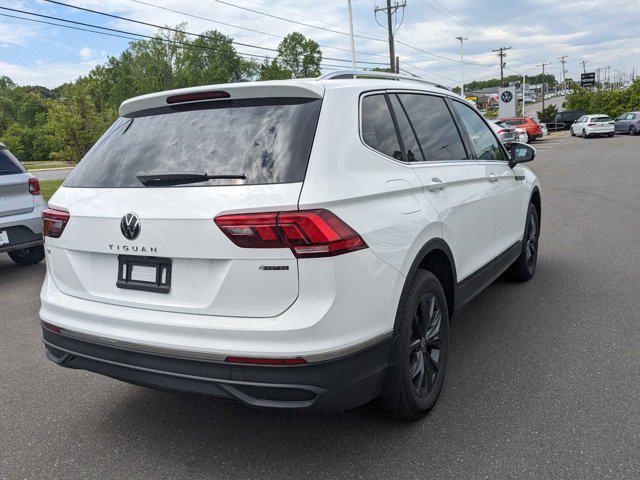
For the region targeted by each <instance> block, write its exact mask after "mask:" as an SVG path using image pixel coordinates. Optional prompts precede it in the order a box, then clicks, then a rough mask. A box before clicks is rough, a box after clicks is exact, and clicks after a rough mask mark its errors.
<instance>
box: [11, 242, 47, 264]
mask: <svg viewBox="0 0 640 480" xmlns="http://www.w3.org/2000/svg"><path fill="white" fill-rule="evenodd" d="M7 253H8V254H9V257H11V260H13V261H14V262H15V263H17V264H18V265H21V266H26V265H35V264H36V263H39V262H41V261H42V260H43V259H44V247H43V246H42V245H38V246H37V247H30V248H23V249H21V250H12V251H10V252H7Z"/></svg>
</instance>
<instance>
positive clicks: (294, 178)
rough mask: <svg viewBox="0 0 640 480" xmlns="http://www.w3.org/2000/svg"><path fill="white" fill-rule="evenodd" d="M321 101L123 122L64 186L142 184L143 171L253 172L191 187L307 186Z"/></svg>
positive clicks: (153, 114) (191, 109) (217, 107)
mask: <svg viewBox="0 0 640 480" xmlns="http://www.w3.org/2000/svg"><path fill="white" fill-rule="evenodd" d="M320 105H321V101H320V100H315V99H301V98H294V99H292V98H279V99H278V98H262V99H250V100H222V101H215V102H203V103H197V104H189V105H175V106H169V107H162V108H156V109H151V110H145V111H142V112H136V113H135V114H132V115H130V116H126V117H123V118H120V119H118V121H116V123H115V124H114V125H113V126H112V127H111V128H110V129H109V130H108V131H107V133H105V134H104V135H103V137H102V138H101V139H100V140H98V142H97V143H96V144H95V145H94V147H93V148H92V149H91V150H90V151H89V153H87V155H86V156H85V157H84V159H83V160H82V161H81V162H80V164H79V165H78V166H77V167H76V169H75V170H74V171H73V173H72V174H71V175H70V176H69V178H68V179H67V180H66V182H65V186H69V187H97V188H100V187H103V188H110V187H142V186H143V185H142V184H141V183H140V181H139V180H138V179H137V178H136V175H137V174H140V173H142V174H161V173H163V174H171V173H208V174H210V175H242V174H244V175H246V177H247V178H246V180H209V181H207V182H200V183H197V184H190V185H199V186H203V185H235V184H247V185H251V184H254V185H255V184H268V183H290V182H301V181H303V180H304V175H305V172H306V168H307V163H308V160H309V154H310V151H311V145H312V143H313V137H314V135H315V129H316V125H317V122H318V115H319V112H320Z"/></svg>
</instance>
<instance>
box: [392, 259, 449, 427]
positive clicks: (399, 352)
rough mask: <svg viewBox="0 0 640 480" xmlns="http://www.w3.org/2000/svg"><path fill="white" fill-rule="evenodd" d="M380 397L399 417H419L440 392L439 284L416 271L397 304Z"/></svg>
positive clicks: (443, 323) (445, 342) (443, 341)
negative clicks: (394, 329) (396, 316)
mask: <svg viewBox="0 0 640 480" xmlns="http://www.w3.org/2000/svg"><path fill="white" fill-rule="evenodd" d="M396 325H397V327H396V329H397V331H396V332H395V339H394V349H393V353H392V356H391V361H390V362H389V370H388V373H387V382H386V384H385V385H386V388H385V392H384V394H383V397H384V400H385V402H386V404H387V406H388V408H389V409H390V410H391V411H392V412H393V413H394V414H395V415H397V416H399V417H400V418H402V419H404V420H408V421H413V420H418V419H420V418H422V417H423V416H425V415H426V414H427V413H428V412H429V410H430V409H431V408H432V407H433V405H434V404H435V403H436V400H437V399H438V396H439V395H440V391H441V390H442V384H443V382H444V377H445V372H446V367H447V351H448V347H449V310H448V308H447V299H446V296H445V294H444V290H443V289H442V285H440V282H439V281H438V279H437V278H436V277H435V275H433V274H432V273H431V272H428V271H426V270H418V272H417V273H416V274H415V276H414V277H413V279H411V283H410V285H409V287H408V288H407V290H406V292H405V293H404V294H403V297H402V299H401V301H400V305H399V307H398V318H397V323H396Z"/></svg>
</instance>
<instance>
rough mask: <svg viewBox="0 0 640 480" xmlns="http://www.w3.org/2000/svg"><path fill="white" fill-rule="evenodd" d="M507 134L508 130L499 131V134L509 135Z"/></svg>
mask: <svg viewBox="0 0 640 480" xmlns="http://www.w3.org/2000/svg"><path fill="white" fill-rule="evenodd" d="M507 132H508V130H504V129H503V130H498V133H507Z"/></svg>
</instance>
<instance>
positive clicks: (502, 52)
mask: <svg viewBox="0 0 640 480" xmlns="http://www.w3.org/2000/svg"><path fill="white" fill-rule="evenodd" d="M507 50H511V47H500V48H497V49H495V50H494V52H498V57H499V58H500V86H501V87H502V86H504V85H503V84H504V67H506V65H507V64H506V62H505V61H504V59H505V57H506V56H507V53H506V51H507Z"/></svg>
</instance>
